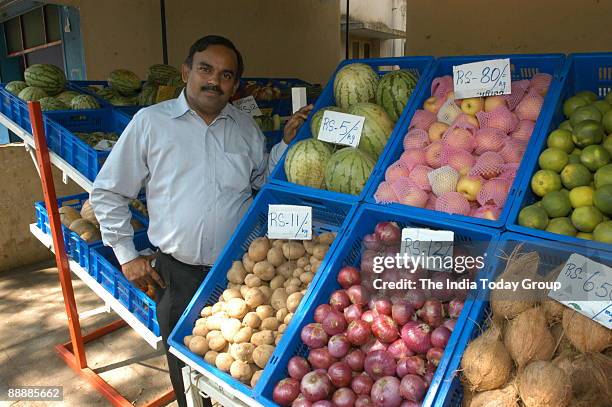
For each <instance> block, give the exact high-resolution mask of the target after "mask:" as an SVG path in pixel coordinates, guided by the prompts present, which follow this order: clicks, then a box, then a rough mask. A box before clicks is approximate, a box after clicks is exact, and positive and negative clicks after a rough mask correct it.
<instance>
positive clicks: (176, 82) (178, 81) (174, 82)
mask: <svg viewBox="0 0 612 407" xmlns="http://www.w3.org/2000/svg"><path fill="white" fill-rule="evenodd" d="M166 85H167V86H180V87H183V88H184V87H185V82H183V77H182V76H181V75H176V76H173V77H172V78H170V79H168V82H167V83H166Z"/></svg>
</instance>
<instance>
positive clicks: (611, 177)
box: [594, 164, 612, 189]
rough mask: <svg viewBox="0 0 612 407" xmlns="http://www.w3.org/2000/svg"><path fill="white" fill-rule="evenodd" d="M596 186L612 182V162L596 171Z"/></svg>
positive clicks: (599, 186)
mask: <svg viewBox="0 0 612 407" xmlns="http://www.w3.org/2000/svg"><path fill="white" fill-rule="evenodd" d="M594 179H595V188H597V189H599V188H601V187H603V186H604V185H608V184H612V164H608V165H604V166H603V167H601V168H600V169H598V170H597V172H596V173H595V177H594Z"/></svg>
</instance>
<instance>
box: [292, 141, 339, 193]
mask: <svg viewBox="0 0 612 407" xmlns="http://www.w3.org/2000/svg"><path fill="white" fill-rule="evenodd" d="M330 157H331V150H330V148H329V147H328V145H327V144H326V143H323V142H322V141H319V140H315V139H313V138H309V139H306V140H302V141H299V142H297V143H296V144H295V145H294V146H293V147H291V149H290V150H289V152H288V153H287V157H286V158H285V173H286V174H287V180H288V181H289V182H293V183H294V184H299V185H304V186H307V187H312V188H319V189H321V188H323V186H324V184H323V179H324V176H325V165H326V164H327V161H328V160H329V158H330Z"/></svg>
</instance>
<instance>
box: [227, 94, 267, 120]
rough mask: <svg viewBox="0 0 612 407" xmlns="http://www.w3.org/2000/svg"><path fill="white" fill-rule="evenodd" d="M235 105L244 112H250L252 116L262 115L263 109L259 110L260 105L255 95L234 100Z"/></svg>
mask: <svg viewBox="0 0 612 407" xmlns="http://www.w3.org/2000/svg"><path fill="white" fill-rule="evenodd" d="M232 103H233V104H234V106H236V107H237V108H238V109H240V110H242V111H243V112H245V113H247V114H250V115H251V116H261V115H262V114H263V113H261V110H259V106H257V102H256V101H255V98H254V97H253V96H247V97H245V98H242V99H236V100H234V102H232Z"/></svg>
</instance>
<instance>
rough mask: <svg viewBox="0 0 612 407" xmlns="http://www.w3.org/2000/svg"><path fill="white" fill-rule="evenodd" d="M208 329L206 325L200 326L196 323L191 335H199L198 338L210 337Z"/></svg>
mask: <svg viewBox="0 0 612 407" xmlns="http://www.w3.org/2000/svg"><path fill="white" fill-rule="evenodd" d="M208 331H209V330H208V328H206V324H200V325H198V324H197V323H196V326H195V327H194V328H193V331H191V333H192V334H193V335H197V336H204V337H205V336H206V335H208Z"/></svg>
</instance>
